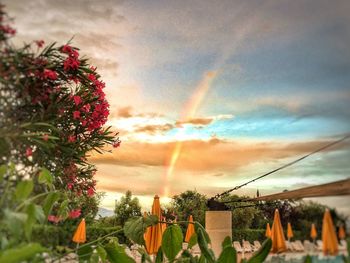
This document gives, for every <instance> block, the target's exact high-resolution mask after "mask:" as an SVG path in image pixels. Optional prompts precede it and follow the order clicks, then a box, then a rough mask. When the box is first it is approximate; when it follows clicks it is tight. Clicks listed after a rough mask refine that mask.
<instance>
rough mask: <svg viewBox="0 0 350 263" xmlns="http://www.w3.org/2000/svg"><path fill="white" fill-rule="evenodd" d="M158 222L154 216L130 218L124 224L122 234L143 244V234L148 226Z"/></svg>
mask: <svg viewBox="0 0 350 263" xmlns="http://www.w3.org/2000/svg"><path fill="white" fill-rule="evenodd" d="M157 222H158V218H157V217H156V216H148V217H134V218H130V219H129V220H128V221H127V222H126V223H125V225H124V234H125V235H126V236H127V237H128V238H129V239H131V240H132V241H134V242H135V243H137V244H139V245H144V243H145V241H144V239H143V235H144V233H145V231H146V229H147V227H148V226H151V225H154V224H156V223H157Z"/></svg>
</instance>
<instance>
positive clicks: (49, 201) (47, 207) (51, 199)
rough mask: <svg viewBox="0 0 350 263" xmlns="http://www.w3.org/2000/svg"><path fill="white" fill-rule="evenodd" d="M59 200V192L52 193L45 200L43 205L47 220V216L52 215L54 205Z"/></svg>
mask: <svg viewBox="0 0 350 263" xmlns="http://www.w3.org/2000/svg"><path fill="white" fill-rule="evenodd" d="M59 198H60V194H59V193H57V192H51V193H49V194H48V195H47V196H46V198H45V200H44V205H43V210H44V214H45V218H47V216H48V215H49V214H50V212H51V209H52V207H53V205H54V204H55V202H56V201H57V200H58V199H59Z"/></svg>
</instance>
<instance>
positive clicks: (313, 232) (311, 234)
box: [310, 224, 317, 240]
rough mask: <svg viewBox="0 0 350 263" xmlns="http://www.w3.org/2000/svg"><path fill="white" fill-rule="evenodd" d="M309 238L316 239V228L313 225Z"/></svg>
mask: <svg viewBox="0 0 350 263" xmlns="http://www.w3.org/2000/svg"><path fill="white" fill-rule="evenodd" d="M310 237H311V238H312V239H313V240H315V239H316V237H317V231H316V226H315V224H312V225H311V232H310Z"/></svg>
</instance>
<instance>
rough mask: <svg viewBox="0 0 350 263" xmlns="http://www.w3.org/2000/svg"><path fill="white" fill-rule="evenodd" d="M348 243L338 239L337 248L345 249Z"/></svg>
mask: <svg viewBox="0 0 350 263" xmlns="http://www.w3.org/2000/svg"><path fill="white" fill-rule="evenodd" d="M347 247H348V245H347V244H346V241H345V240H340V244H339V246H338V248H339V250H347Z"/></svg>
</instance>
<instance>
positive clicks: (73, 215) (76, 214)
mask: <svg viewBox="0 0 350 263" xmlns="http://www.w3.org/2000/svg"><path fill="white" fill-rule="evenodd" d="M80 215H81V210H80V209H75V210H72V211H70V212H69V214H68V217H69V218H71V219H74V218H78V217H79V216H80Z"/></svg>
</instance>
